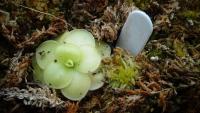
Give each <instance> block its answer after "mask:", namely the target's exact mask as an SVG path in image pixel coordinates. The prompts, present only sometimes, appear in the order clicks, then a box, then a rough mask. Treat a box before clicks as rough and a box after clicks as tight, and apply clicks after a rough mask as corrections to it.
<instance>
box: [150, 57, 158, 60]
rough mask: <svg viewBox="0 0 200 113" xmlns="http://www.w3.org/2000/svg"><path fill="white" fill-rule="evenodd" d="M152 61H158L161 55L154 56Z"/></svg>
mask: <svg viewBox="0 0 200 113" xmlns="http://www.w3.org/2000/svg"><path fill="white" fill-rule="evenodd" d="M150 60H151V61H158V60H159V57H158V56H152V57H151V58H150Z"/></svg>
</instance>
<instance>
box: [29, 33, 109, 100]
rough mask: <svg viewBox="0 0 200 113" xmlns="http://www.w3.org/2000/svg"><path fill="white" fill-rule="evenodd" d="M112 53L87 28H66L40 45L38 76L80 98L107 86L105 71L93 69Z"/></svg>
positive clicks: (35, 66)
mask: <svg viewBox="0 0 200 113" xmlns="http://www.w3.org/2000/svg"><path fill="white" fill-rule="evenodd" d="M110 54H111V49H110V47H109V46H108V45H107V44H106V43H104V42H97V41H96V42H95V39H94V37H93V35H92V34H91V33H90V32H88V31H86V30H84V29H75V30H72V31H70V32H65V33H64V34H63V35H62V36H60V37H59V38H57V39H56V40H47V41H45V42H43V43H42V44H40V45H39V47H38V48H37V49H36V54H35V56H34V57H33V59H32V66H33V74H34V79H35V80H36V81H39V82H41V83H43V84H46V85H48V86H49V87H51V88H54V89H60V90H61V92H62V94H63V95H64V96H65V97H66V98H68V99H70V100H74V101H78V100H81V99H82V98H84V97H85V96H86V94H87V92H88V91H89V90H96V89H98V88H100V87H102V86H103V79H104V75H103V74H95V75H92V73H94V72H95V71H96V70H97V69H98V68H99V65H100V63H101V60H102V58H104V57H107V56H110Z"/></svg>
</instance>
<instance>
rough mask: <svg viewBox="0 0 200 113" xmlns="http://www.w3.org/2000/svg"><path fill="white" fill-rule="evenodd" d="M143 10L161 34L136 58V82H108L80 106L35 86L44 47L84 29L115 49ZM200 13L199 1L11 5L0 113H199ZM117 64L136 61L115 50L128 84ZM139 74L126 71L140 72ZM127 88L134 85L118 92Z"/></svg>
mask: <svg viewBox="0 0 200 113" xmlns="http://www.w3.org/2000/svg"><path fill="white" fill-rule="evenodd" d="M97 4H98V5H97ZM137 8H139V9H142V10H144V11H145V12H146V13H147V14H148V15H149V16H150V17H151V19H152V21H153V25H154V32H153V34H152V36H151V38H150V40H149V42H148V43H147V45H146V46H145V49H144V50H143V51H142V53H141V54H140V55H138V56H137V57H136V58H135V60H131V61H133V62H134V63H137V66H138V69H139V72H138V75H137V79H135V78H134V77H133V78H132V79H134V82H131V83H130V82H129V81H128V82H127V79H124V80H125V82H124V81H122V82H120V83H118V82H117V83H116V81H114V82H112V80H110V79H109V77H108V80H106V81H105V85H104V86H103V87H102V88H100V89H99V90H96V91H93V92H89V93H88V94H87V96H86V97H85V98H84V99H83V100H82V101H80V102H72V101H70V100H67V99H66V98H64V97H63V96H62V95H61V94H60V92H58V91H55V90H52V89H49V88H48V87H45V86H42V85H40V84H38V83H35V82H34V81H33V78H32V74H31V73H32V67H31V57H32V56H33V53H34V52H35V49H36V47H37V46H38V45H39V44H40V43H41V42H43V41H45V40H48V39H55V38H56V37H58V36H59V35H60V34H62V33H63V32H64V31H65V30H71V29H73V28H84V29H87V30H89V31H90V32H91V33H92V34H93V35H94V36H95V38H96V39H99V40H103V41H105V42H108V43H110V44H111V46H112V47H114V45H115V41H116V38H117V36H118V34H119V31H120V28H121V27H122V25H123V23H124V21H125V18H126V17H127V12H129V11H131V10H134V9H137ZM199 12H200V1H199V0H119V1H115V0H74V1H73V0H50V1H49V0H27V1H24V0H3V1H2V2H1V3H0V25H1V26H0V54H1V55H0V88H1V89H0V113H55V112H60V113H62V112H63V113H76V112H78V113H104V112H105V113H150V112H153V113H199V111H200V107H199V106H200V13H199ZM95 19H96V21H94V20H95ZM122 53H123V55H119V54H122ZM116 59H123V60H125V62H130V59H132V56H131V55H130V54H129V53H128V52H125V51H123V50H122V51H121V49H120V51H119V49H115V50H114V52H113V56H112V57H111V58H110V59H109V60H104V63H105V65H106V66H108V67H109V66H110V67H109V68H107V69H110V68H111V70H112V68H113V70H119V71H120V72H121V73H120V77H121V78H124V76H123V74H124V68H121V67H120V66H121V65H120V64H118V61H116ZM111 66H112V67H111ZM115 67H117V68H119V69H114V68H115ZM131 68H132V67H128V68H126V69H128V72H130V74H133V73H132V72H131V71H130V70H129V69H131ZM134 69H135V68H134ZM108 71H109V70H108ZM125 71H126V70H125ZM112 73H114V71H113V72H112ZM125 74H128V73H125ZM113 75H115V76H114V77H113V78H114V79H115V80H118V79H119V78H116V74H115V73H114V74H113ZM128 77H130V76H128ZM111 78H112V77H111ZM130 78H131V77H130ZM121 83H128V87H112V85H113V84H114V86H119V84H121ZM116 84H117V85H116ZM130 84H131V85H130ZM126 85H127V84H126ZM126 85H125V86H126Z"/></svg>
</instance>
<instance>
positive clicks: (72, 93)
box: [61, 72, 91, 101]
mask: <svg viewBox="0 0 200 113" xmlns="http://www.w3.org/2000/svg"><path fill="white" fill-rule="evenodd" d="M73 76H74V78H73V80H72V82H71V84H70V85H69V86H67V87H65V88H63V89H61V92H62V94H63V95H64V96H65V97H66V98H68V99H70V100H74V101H77V100H81V99H82V98H83V97H85V95H86V94H87V92H88V90H89V88H90V85H91V80H90V77H89V76H88V75H86V74H83V73H79V72H76V73H75V74H74V75H73Z"/></svg>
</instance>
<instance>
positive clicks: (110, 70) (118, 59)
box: [105, 48, 139, 89]
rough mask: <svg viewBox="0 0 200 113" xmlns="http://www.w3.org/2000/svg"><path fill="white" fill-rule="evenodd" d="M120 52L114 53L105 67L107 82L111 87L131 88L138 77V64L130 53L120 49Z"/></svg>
mask: <svg viewBox="0 0 200 113" xmlns="http://www.w3.org/2000/svg"><path fill="white" fill-rule="evenodd" d="M117 49H118V50H119V48H117ZM118 52H119V51H118ZM120 52H121V53H120V54H116V53H114V56H113V57H112V60H111V62H110V63H109V65H107V66H106V68H105V70H106V75H107V77H108V82H109V85H110V86H111V87H112V88H127V89H131V88H132V87H133V86H134V85H135V80H136V79H137V77H138V74H139V66H138V65H137V64H136V62H135V61H134V58H133V57H132V56H131V55H129V54H126V53H125V52H124V51H122V50H120Z"/></svg>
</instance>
